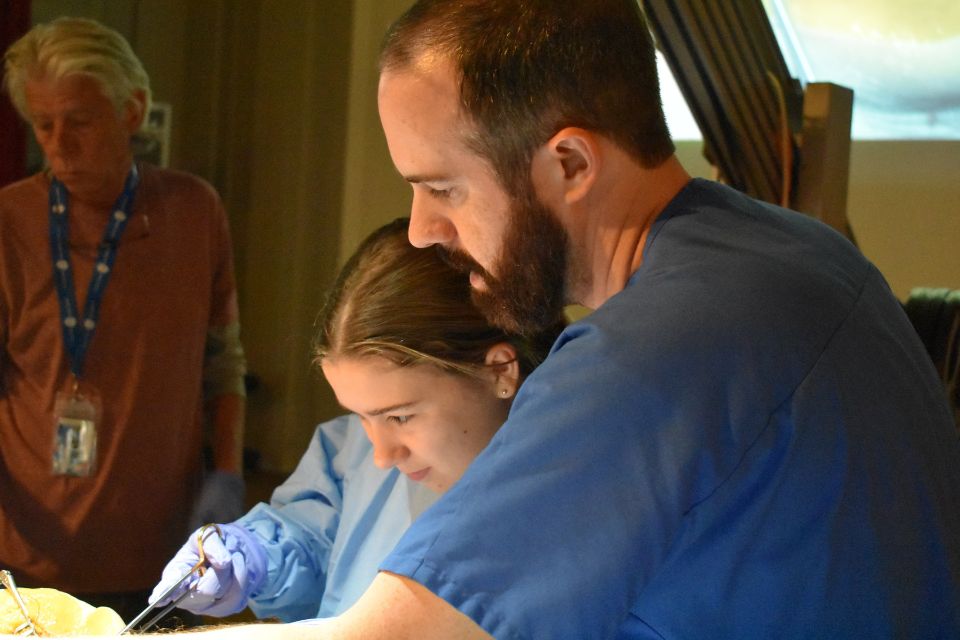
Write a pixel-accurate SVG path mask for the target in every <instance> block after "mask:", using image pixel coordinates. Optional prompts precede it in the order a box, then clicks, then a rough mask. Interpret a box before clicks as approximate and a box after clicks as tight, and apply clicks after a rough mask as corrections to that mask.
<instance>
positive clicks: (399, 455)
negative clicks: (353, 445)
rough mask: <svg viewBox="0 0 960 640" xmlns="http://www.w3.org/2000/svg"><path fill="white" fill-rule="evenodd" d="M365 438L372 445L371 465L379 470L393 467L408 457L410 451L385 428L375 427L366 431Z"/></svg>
mask: <svg viewBox="0 0 960 640" xmlns="http://www.w3.org/2000/svg"><path fill="white" fill-rule="evenodd" d="M367 437H369V438H370V442H371V443H372V444H373V463H374V464H375V465H377V467H378V468H380V469H389V468H391V467H395V466H397V465H398V464H399V463H400V462H402V461H403V460H404V459H405V458H406V457H407V456H408V455H410V450H409V449H407V448H406V447H405V446H404V445H403V444H402V443H401V442H398V441H397V439H396V438H394V437H392V436H391V435H390V434H389V433H387V429H385V428H381V427H378V426H375V427H373V428H371V429H369V430H368V431H367Z"/></svg>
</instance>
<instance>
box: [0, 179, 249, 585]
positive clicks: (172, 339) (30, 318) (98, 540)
mask: <svg viewBox="0 0 960 640" xmlns="http://www.w3.org/2000/svg"><path fill="white" fill-rule="evenodd" d="M48 189H49V181H48V178H47V176H45V175H44V174H37V175H35V176H32V177H30V178H27V179H25V180H22V181H20V182H17V183H15V184H12V185H10V186H8V187H6V188H4V189H2V190H0V567H4V568H8V569H10V570H11V571H13V572H14V575H15V576H16V577H17V581H18V582H19V583H20V584H21V585H23V586H50V587H56V588H59V589H62V590H65V591H69V592H72V593H78V594H82V593H92V592H115V591H133V590H138V589H147V588H150V587H152V586H153V584H154V583H155V582H156V580H157V578H158V577H159V576H160V573H161V569H162V568H163V566H164V564H165V562H166V561H167V560H168V559H169V558H170V557H171V556H172V555H173V553H174V552H175V551H176V550H177V548H179V546H180V545H181V544H182V542H183V538H184V537H185V535H186V534H187V533H188V532H187V531H186V519H187V516H188V513H189V510H190V507H191V502H192V499H193V497H194V496H195V493H196V491H197V487H198V483H199V474H200V471H201V453H200V452H201V428H202V402H203V401H202V373H203V365H204V345H205V342H206V338H207V333H208V331H209V330H214V331H216V330H218V329H221V328H223V327H226V326H228V325H231V324H235V323H236V322H237V296H236V283H235V280H234V274H233V257H232V249H231V244H230V237H229V231H228V227H227V219H226V215H225V213H224V210H223V206H222V204H221V201H220V198H219V196H218V195H217V193H216V192H215V191H214V189H213V188H212V187H211V186H210V185H208V184H207V183H205V182H203V181H202V180H200V179H198V178H196V177H193V176H190V175H188V174H185V173H181V172H175V171H168V170H162V169H158V168H156V167H151V166H142V167H141V182H140V185H139V187H138V188H137V192H136V196H135V203H134V210H133V216H132V217H131V219H130V221H129V223H128V224H127V228H126V230H125V232H124V234H123V236H122V238H121V240H120V246H119V249H118V251H117V255H116V261H115V263H114V267H113V272H112V273H111V277H110V280H109V283H108V284H107V287H106V291H105V293H104V297H103V303H102V307H101V311H100V316H99V321H98V325H97V328H96V331H95V333H94V335H93V339H92V341H91V344H90V347H89V350H88V352H87V356H86V360H85V364H84V372H83V378H84V380H85V381H86V382H87V383H89V384H91V385H92V386H93V387H94V388H96V389H97V390H98V391H99V394H100V396H101V398H102V404H103V419H102V420H101V423H100V424H99V425H98V437H99V449H98V467H99V468H98V470H97V472H96V474H95V475H94V476H92V477H89V478H78V477H66V476H55V475H53V474H52V473H51V456H52V451H53V421H54V418H53V403H54V398H55V395H56V393H57V392H58V391H60V390H64V389H66V388H67V387H68V385H69V362H68V358H67V357H66V355H65V350H64V344H63V337H62V333H61V329H60V324H59V322H60V309H59V304H58V301H57V296H56V293H55V288H54V284H53V266H52V262H51V257H50V255H51V254H50V239H49V224H48V219H47V216H48V206H47V198H48ZM71 213H73V212H71ZM69 225H70V231H69V234H70V235H69V241H70V252H71V260H72V265H73V271H74V285H75V287H76V294H77V302H78V304H79V305H81V306H82V305H83V303H84V301H85V300H86V294H87V288H88V285H89V282H90V275H91V273H92V269H93V263H94V258H95V256H96V251H97V245H98V244H99V242H100V240H101V238H102V235H103V231H104V227H105V225H106V218H103V219H83V218H82V217H80V216H77V215H71V216H70V219H69Z"/></svg>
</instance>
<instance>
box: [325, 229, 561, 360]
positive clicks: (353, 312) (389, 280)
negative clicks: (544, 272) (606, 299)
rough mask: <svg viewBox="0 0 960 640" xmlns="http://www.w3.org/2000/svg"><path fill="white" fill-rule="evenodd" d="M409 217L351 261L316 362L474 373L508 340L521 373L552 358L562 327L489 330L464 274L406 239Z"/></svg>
mask: <svg viewBox="0 0 960 640" xmlns="http://www.w3.org/2000/svg"><path fill="white" fill-rule="evenodd" d="M408 226H409V219H408V218H399V219H397V220H395V221H393V222H392V223H390V224H388V225H385V226H383V227H381V228H380V229H378V230H377V231H375V232H374V233H373V234H371V235H370V236H369V237H368V238H367V239H366V240H365V241H364V242H363V243H362V244H361V245H360V247H359V248H358V249H357V251H356V252H355V253H354V254H353V256H352V257H351V258H350V260H348V261H347V263H346V265H344V267H343V269H342V270H341V272H340V275H339V277H338V279H337V281H336V284H335V285H334V286H333V288H332V289H331V291H330V293H329V295H328V297H327V301H326V304H325V305H324V308H323V310H322V311H321V313H320V318H319V321H318V324H319V331H318V334H317V337H316V340H315V351H314V353H315V362H316V363H317V364H319V363H320V362H322V360H323V359H324V358H333V357H339V356H350V357H362V356H369V355H378V356H382V357H385V358H388V359H389V360H391V361H392V362H394V363H396V364H397V365H399V366H410V365H415V364H432V365H434V366H436V367H439V368H440V369H443V370H446V371H450V372H456V373H461V374H466V375H475V374H476V373H477V372H478V371H479V370H480V369H481V368H482V367H483V366H484V362H485V359H486V354H487V351H488V350H489V349H490V347H492V346H494V345H495V344H498V343H502V342H507V343H510V344H512V345H513V346H514V348H515V349H516V350H517V360H518V364H519V368H520V373H521V376H526V375H527V374H529V373H530V372H531V371H532V370H533V369H534V368H535V367H536V366H537V365H538V364H540V362H541V361H543V359H544V358H545V357H546V355H547V353H548V352H549V350H550V347H551V345H552V344H553V342H554V340H556V338H557V336H558V335H559V333H560V331H561V330H562V328H563V324H564V323H563V320H562V318H558V321H557V324H556V325H555V326H553V327H551V328H550V329H549V330H547V331H544V332H542V333H540V334H538V335H535V336H531V337H528V338H524V337H520V336H515V335H510V334H508V333H506V332H505V331H503V330H502V329H499V328H497V327H494V326H491V325H490V323H489V322H487V320H486V319H485V318H484V316H483V315H482V314H481V313H480V311H479V310H478V309H477V308H476V307H475V306H474V305H473V303H472V302H471V300H470V284H469V280H468V278H467V276H466V274H463V273H461V272H459V271H457V270H455V269H454V268H453V267H451V266H449V265H448V264H447V263H445V262H444V261H443V259H442V258H441V257H440V254H439V253H438V252H437V251H435V250H433V249H430V248H428V249H417V248H415V247H413V246H412V245H411V244H410V242H409V241H408V240H407V228H408Z"/></svg>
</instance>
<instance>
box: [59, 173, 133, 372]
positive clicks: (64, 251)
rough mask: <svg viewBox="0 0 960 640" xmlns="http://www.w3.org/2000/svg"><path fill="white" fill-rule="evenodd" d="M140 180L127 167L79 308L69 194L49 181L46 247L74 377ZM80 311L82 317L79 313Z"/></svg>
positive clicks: (91, 329)
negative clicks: (73, 266)
mask: <svg viewBox="0 0 960 640" xmlns="http://www.w3.org/2000/svg"><path fill="white" fill-rule="evenodd" d="M139 182H140V174H139V173H138V172H137V166H136V165H133V166H132V167H131V168H130V173H128V174H127V179H126V182H124V185H123V193H121V194H120V197H119V198H118V199H117V202H116V204H114V206H113V212H112V213H111V214H110V221H109V222H108V223H107V228H106V230H105V231H104V232H103V240H102V241H101V243H100V249H99V250H98V251H97V261H96V263H95V264H94V266H93V275H92V276H91V277H90V288H89V289H87V301H86V302H85V303H84V305H83V309H82V310H81V309H79V308H78V307H77V293H76V289H75V287H74V284H73V269H72V268H71V267H70V247H69V246H68V244H67V238H68V236H69V226H68V220H67V217H68V214H69V210H70V209H69V204H70V202H69V194H68V193H67V189H66V187H64V186H63V183H62V182H60V181H59V180H57V179H56V178H55V177H54V178H52V179H51V181H50V250H51V254H52V255H53V281H54V283H55V285H56V287H57V298H58V299H59V301H60V325H61V327H62V328H63V343H64V346H65V347H66V350H67V355H68V356H69V358H70V371H71V372H72V373H73V375H74V376H75V378H79V377H80V373H81V371H82V370H83V359H84V357H85V356H86V354H87V347H88V346H89V345H90V340H91V338H92V337H93V332H94V330H95V329H96V328H97V317H98V316H99V314H100V300H101V299H102V298H103V291H104V289H106V288H107V281H108V280H110V272H111V271H112V270H113V261H114V258H116V255H117V246H118V245H119V243H120V235H121V234H122V233H123V230H124V229H125V228H126V226H127V220H128V219H129V218H130V212H131V210H132V209H133V194H134V191H136V188H137V184H138V183H139ZM81 313H82V316H81V315H80V314H81Z"/></svg>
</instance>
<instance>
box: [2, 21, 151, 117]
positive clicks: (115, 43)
mask: <svg viewBox="0 0 960 640" xmlns="http://www.w3.org/2000/svg"><path fill="white" fill-rule="evenodd" d="M3 66H4V78H3V84H4V87H5V88H6V90H7V92H8V93H9V94H10V100H11V101H12V102H13V106H14V107H15V108H16V110H17V112H19V113H20V115H21V116H22V117H23V118H24V120H29V119H30V112H29V109H28V108H27V98H26V83H27V80H29V79H31V78H38V79H39V78H50V79H54V80H59V79H60V78H63V77H65V76H68V75H72V74H84V75H87V76H90V77H91V78H93V79H94V80H96V81H97V82H98V83H99V84H100V87H101V89H102V90H103V93H104V95H105V96H106V97H107V98H109V99H110V101H111V102H113V104H114V107H116V109H117V112H118V113H119V112H121V111H122V110H123V108H124V107H125V106H126V104H127V102H128V101H129V100H130V99H131V97H132V96H133V94H134V92H135V91H138V90H140V91H143V93H144V97H145V100H146V104H145V109H144V113H149V110H150V78H149V76H147V72H146V71H145V70H144V68H143V65H142V64H141V63H140V60H139V58H137V56H136V54H135V53H134V52H133V49H132V48H131V47H130V44H129V43H128V42H127V41H126V39H124V37H123V36H121V35H120V34H119V33H117V32H116V31H114V30H113V29H110V28H108V27H105V26H104V25H102V24H100V23H99V22H96V21H95V20H89V19H87V18H57V19H56V20H53V21H51V22H47V23H44V24H39V25H37V26H35V27H34V28H33V29H31V30H30V31H29V32H27V34H26V35H24V36H23V37H22V38H20V39H19V40H17V41H16V42H14V43H13V44H12V45H10V48H9V49H7V52H6V54H5V55H4V57H3Z"/></svg>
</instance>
